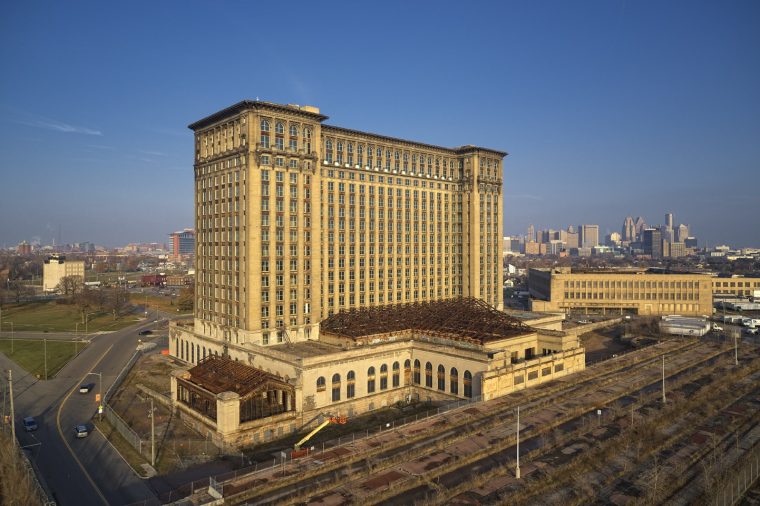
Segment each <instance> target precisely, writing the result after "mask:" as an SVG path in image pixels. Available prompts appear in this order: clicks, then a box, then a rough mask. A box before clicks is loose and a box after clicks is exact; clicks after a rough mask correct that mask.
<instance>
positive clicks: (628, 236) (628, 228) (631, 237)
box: [621, 216, 636, 242]
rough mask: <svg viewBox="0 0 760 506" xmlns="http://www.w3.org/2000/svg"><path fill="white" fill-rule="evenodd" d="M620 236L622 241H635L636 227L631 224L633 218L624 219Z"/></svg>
mask: <svg viewBox="0 0 760 506" xmlns="http://www.w3.org/2000/svg"><path fill="white" fill-rule="evenodd" d="M621 236H622V239H623V241H628V242H633V241H635V240H636V225H634V223H633V217H631V216H626V217H625V221H624V222H623V230H622V234H621Z"/></svg>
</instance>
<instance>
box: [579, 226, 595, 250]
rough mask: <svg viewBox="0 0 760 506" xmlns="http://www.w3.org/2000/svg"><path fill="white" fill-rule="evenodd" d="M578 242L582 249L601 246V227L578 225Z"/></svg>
mask: <svg viewBox="0 0 760 506" xmlns="http://www.w3.org/2000/svg"><path fill="white" fill-rule="evenodd" d="M578 231H579V236H578V242H579V243H580V247H581V248H594V247H596V246H599V225H578Z"/></svg>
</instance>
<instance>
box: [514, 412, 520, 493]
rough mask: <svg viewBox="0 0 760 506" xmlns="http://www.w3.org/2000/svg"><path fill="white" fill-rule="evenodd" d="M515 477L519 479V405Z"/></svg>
mask: <svg viewBox="0 0 760 506" xmlns="http://www.w3.org/2000/svg"><path fill="white" fill-rule="evenodd" d="M515 478H517V479H518V480H519V479H520V406H517V467H516V468H515Z"/></svg>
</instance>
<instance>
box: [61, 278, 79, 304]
mask: <svg viewBox="0 0 760 506" xmlns="http://www.w3.org/2000/svg"><path fill="white" fill-rule="evenodd" d="M82 286H83V284H82V276H64V277H62V278H61V281H59V282H58V286H57V287H56V288H57V289H58V292H59V293H60V294H61V295H63V296H64V297H66V298H68V299H69V301H71V302H73V300H74V297H76V295H77V294H78V293H79V292H81V291H82Z"/></svg>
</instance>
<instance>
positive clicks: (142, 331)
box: [138, 330, 153, 336]
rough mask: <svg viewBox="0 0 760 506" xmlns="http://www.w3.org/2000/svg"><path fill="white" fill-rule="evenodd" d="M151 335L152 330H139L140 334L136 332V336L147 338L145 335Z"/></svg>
mask: <svg viewBox="0 0 760 506" xmlns="http://www.w3.org/2000/svg"><path fill="white" fill-rule="evenodd" d="M152 333H153V331H152V330H141V331H140V332H138V335H141V336H147V335H150V334H152Z"/></svg>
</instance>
